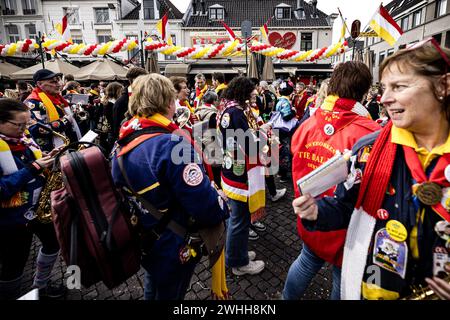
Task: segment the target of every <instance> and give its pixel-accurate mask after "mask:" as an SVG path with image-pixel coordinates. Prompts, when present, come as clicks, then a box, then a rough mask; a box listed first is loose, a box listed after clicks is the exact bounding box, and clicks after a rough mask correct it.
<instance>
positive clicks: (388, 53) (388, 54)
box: [387, 49, 394, 57]
mask: <svg viewBox="0 0 450 320" xmlns="http://www.w3.org/2000/svg"><path fill="white" fill-rule="evenodd" d="M393 54H394V49H389V50H388V51H387V56H388V57H389V56H392V55H393Z"/></svg>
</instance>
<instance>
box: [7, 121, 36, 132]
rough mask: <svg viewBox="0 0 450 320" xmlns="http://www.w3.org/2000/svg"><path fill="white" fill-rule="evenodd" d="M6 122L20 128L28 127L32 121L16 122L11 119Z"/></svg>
mask: <svg viewBox="0 0 450 320" xmlns="http://www.w3.org/2000/svg"><path fill="white" fill-rule="evenodd" d="M6 122H8V123H11V124H13V125H15V126H16V127H17V128H19V129H20V130H23V129H26V128H27V127H28V126H30V125H31V124H32V122H31V121H30V122H27V123H15V122H13V121H9V120H6Z"/></svg>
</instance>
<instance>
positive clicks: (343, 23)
mask: <svg viewBox="0 0 450 320" xmlns="http://www.w3.org/2000/svg"><path fill="white" fill-rule="evenodd" d="M338 11H339V16H340V17H341V21H342V27H341V36H340V38H339V42H342V41H343V40H344V39H345V32H346V31H347V23H346V22H345V19H344V16H343V15H342V13H341V9H339V8H338Z"/></svg>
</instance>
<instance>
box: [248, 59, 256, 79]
mask: <svg viewBox="0 0 450 320" xmlns="http://www.w3.org/2000/svg"><path fill="white" fill-rule="evenodd" d="M247 77H249V78H256V79H259V75H258V67H257V65H256V56H255V54H254V53H252V54H251V56H250V64H249V65H248V70H247Z"/></svg>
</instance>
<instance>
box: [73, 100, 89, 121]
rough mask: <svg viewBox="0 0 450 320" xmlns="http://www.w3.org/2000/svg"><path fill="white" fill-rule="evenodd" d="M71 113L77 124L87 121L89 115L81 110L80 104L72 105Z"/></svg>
mask: <svg viewBox="0 0 450 320" xmlns="http://www.w3.org/2000/svg"><path fill="white" fill-rule="evenodd" d="M72 111H73V113H74V115H75V118H76V119H77V121H78V122H81V121H86V120H88V119H89V113H88V112H87V111H86V110H85V109H84V108H83V105H82V104H80V103H79V104H74V105H72Z"/></svg>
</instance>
